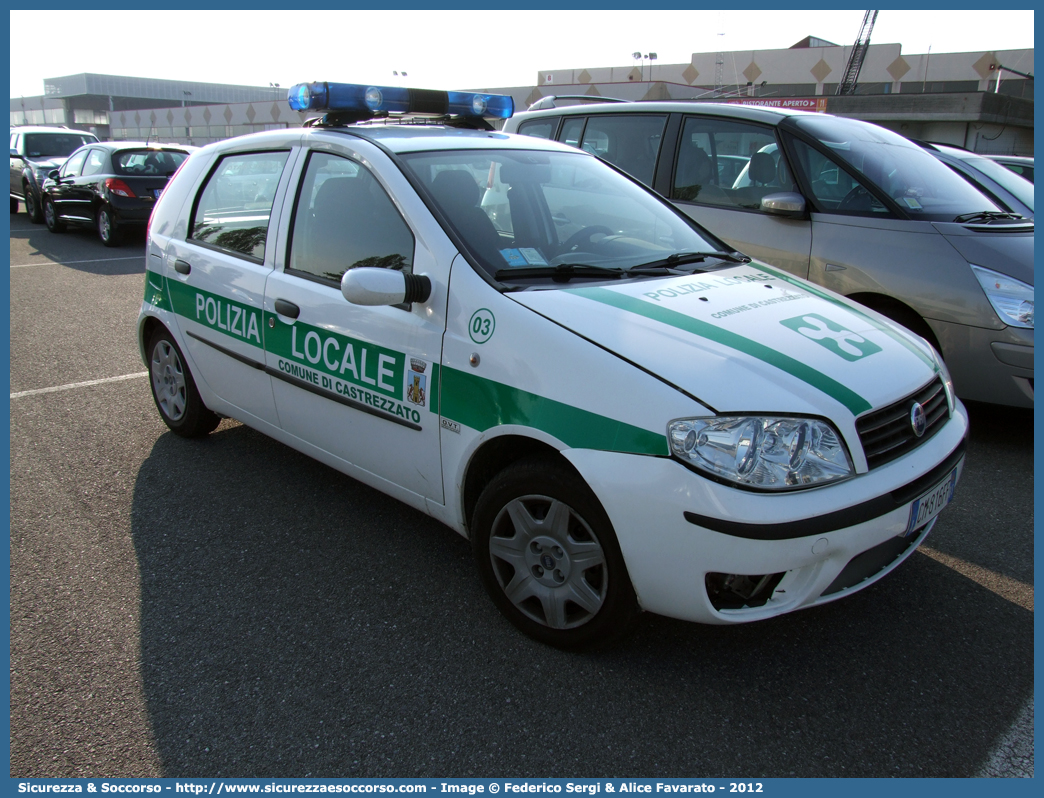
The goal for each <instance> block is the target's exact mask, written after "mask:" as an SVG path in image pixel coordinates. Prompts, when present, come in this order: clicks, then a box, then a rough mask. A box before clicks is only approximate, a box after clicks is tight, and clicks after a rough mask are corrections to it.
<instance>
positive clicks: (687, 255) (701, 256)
mask: <svg viewBox="0 0 1044 798" xmlns="http://www.w3.org/2000/svg"><path fill="white" fill-rule="evenodd" d="M708 258H717V259H718V260H724V261H728V262H730V263H750V258H748V257H747V256H746V255H740V254H739V253H738V252H675V253H674V254H673V255H668V256H667V257H666V258H663V259H661V260H654V261H650V262H649V263H642V264H640V265H638V266H631V267H630V268H626V269H613V268H610V267H608V266H594V265H592V264H590V263H559V264H558V265H556V266H529V267H525V266H523V267H520V268H513V269H499V270H497V272H496V273H495V274H494V275H493V276H494V278H496V279H497V280H510V279H517V278H522V279H525V278H529V277H550V278H551V279H552V280H554V281H555V282H556V283H566V282H569V280H571V279H572V278H574V277H608V278H614V279H615V278H620V277H635V276H643V277H648V276H651V275H658V274H663V275H672V274H691V271H688V272H685V271H680V270H678V269H677V268H676V267H678V266H683V265H685V264H688V263H702V262H703V261H705V260H707V259H708Z"/></svg>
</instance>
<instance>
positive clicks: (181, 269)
mask: <svg viewBox="0 0 1044 798" xmlns="http://www.w3.org/2000/svg"><path fill="white" fill-rule="evenodd" d="M174 271H176V272H177V273H178V274H188V273H189V272H190V271H192V264H191V263H189V262H188V261H186V260H182V259H181V258H178V259H177V260H175V261H174Z"/></svg>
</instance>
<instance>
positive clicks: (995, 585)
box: [918, 546, 1033, 612]
mask: <svg viewBox="0 0 1044 798" xmlns="http://www.w3.org/2000/svg"><path fill="white" fill-rule="evenodd" d="M918 551H919V552H921V553H922V554H924V555H926V556H928V557H931V558H932V559H933V560H935V561H936V562H939V563H942V564H943V565H945V566H947V567H949V568H952V569H953V570H955V571H956V572H957V573H959V574H960V575H961V576H966V577H967V578H968V579H970V580H972V581H973V582H975V583H976V584H978V585H982V587H984V588H986V589H987V590H989V591H992V592H993V593H996V594H997V595H998V596H1000V597H1001V598H1003V599H1007V600H1008V601H1010V602H1011V603H1012V604H1017V605H1018V606H1020V607H1022V608H1023V609H1027V610H1029V611H1030V612H1033V585H1028V584H1026V583H1025V582H1020V581H1019V580H1018V579H1012V578H1011V577H1010V576H1004V574H999V573H997V572H996V571H991V570H989V569H988V568H983V567H981V566H978V565H974V564H972V563H969V562H965V561H964V560H961V559H958V558H957V557H953V556H951V555H949V554H943V553H942V552H941V551H938V550H936V549H931V548H929V547H928V546H921V547H920V548H919V549H918Z"/></svg>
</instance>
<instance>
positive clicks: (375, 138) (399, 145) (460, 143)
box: [203, 122, 587, 155]
mask: <svg viewBox="0 0 1044 798" xmlns="http://www.w3.org/2000/svg"><path fill="white" fill-rule="evenodd" d="M331 135H333V136H352V137H358V138H361V139H364V140H367V141H371V142H373V143H375V144H377V145H378V146H380V147H383V148H384V149H386V150H388V151H389V152H393V153H407V152H425V151H434V150H494V149H498V150H503V149H512V150H530V151H532V150H546V151H550V152H567V153H570V154H572V155H576V154H577V153H579V154H581V155H587V153H584V152H582V151H581V150H578V149H576V148H575V147H570V146H569V145H568V144H561V143H559V142H557V141H548V140H546V139H539V138H534V137H533V136H521V135H518V134H515V133H502V132H501V131H499V130H474V129H469V128H459V127H453V126H450V125H442V124H431V123H425V124H411V123H409V122H388V123H384V122H379V123H369V124H351V125H343V126H333V125H332V126H323V125H315V126H311V127H304V128H284V129H281V130H267V131H264V132H261V133H251V134H248V135H246V136H237V137H235V138H231V139H224V140H223V141H216V142H214V143H212V144H208V145H207V146H206V147H203V149H204V150H206V151H214V150H217V151H219V152H221V153H228V152H234V151H236V150H238V149H240V148H242V149H243V150H254V149H257V147H258V146H270V147H285V146H290V145H292V144H295V143H298V142H300V141H301V140H302V139H305V140H307V139H308V138H310V137H317V138H328V137H329V136H331Z"/></svg>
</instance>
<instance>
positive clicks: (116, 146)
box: [83, 141, 198, 152]
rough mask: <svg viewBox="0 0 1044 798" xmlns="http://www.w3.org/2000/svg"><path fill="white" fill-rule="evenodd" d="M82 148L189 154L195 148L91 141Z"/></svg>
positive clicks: (159, 144) (150, 143)
mask: <svg viewBox="0 0 1044 798" xmlns="http://www.w3.org/2000/svg"><path fill="white" fill-rule="evenodd" d="M83 146H84V147H94V148H96V149H103V150H113V151H116V150H180V151H182V152H191V151H192V150H194V149H198V148H197V147H192V146H189V145H188V144H164V143H163V142H161V141H149V142H145V141H92V142H91V143H90V144H84V145H83Z"/></svg>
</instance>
